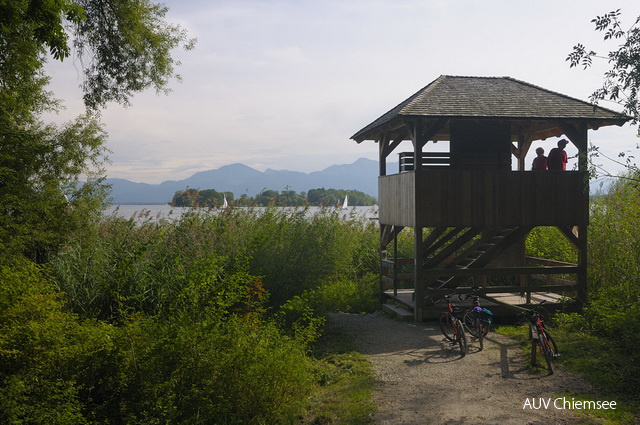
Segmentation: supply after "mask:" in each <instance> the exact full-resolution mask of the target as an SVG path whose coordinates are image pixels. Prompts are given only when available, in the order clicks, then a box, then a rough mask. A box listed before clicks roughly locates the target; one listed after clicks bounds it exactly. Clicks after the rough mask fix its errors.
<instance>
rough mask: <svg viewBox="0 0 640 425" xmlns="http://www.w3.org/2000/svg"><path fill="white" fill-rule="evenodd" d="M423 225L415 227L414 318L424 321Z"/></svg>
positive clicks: (417, 320)
mask: <svg viewBox="0 0 640 425" xmlns="http://www.w3.org/2000/svg"><path fill="white" fill-rule="evenodd" d="M423 246H424V245H423V241H422V227H420V226H418V227H414V256H413V258H414V260H413V261H414V264H413V270H414V272H413V273H414V277H413V291H414V297H415V308H414V318H415V321H416V322H422V318H423V310H424V296H425V292H424V291H425V287H424V268H423V267H422V255H423V252H422V249H423V248H422V247H423Z"/></svg>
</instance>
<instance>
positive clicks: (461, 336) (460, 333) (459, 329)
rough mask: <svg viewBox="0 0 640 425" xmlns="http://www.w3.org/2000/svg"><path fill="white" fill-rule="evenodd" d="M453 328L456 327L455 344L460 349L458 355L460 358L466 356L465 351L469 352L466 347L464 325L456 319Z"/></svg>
mask: <svg viewBox="0 0 640 425" xmlns="http://www.w3.org/2000/svg"><path fill="white" fill-rule="evenodd" d="M454 323H455V325H454V326H455V327H456V342H457V343H458V346H459V347H460V355H461V356H462V357H464V356H466V355H467V351H469V347H468V346H467V335H466V334H465V332H464V325H463V324H462V322H461V321H460V320H458V319H456V321H455V322H454Z"/></svg>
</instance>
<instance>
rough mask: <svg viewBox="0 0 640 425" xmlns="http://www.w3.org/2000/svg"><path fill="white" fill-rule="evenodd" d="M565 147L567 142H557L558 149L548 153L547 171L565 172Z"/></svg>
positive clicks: (562, 140) (564, 140)
mask: <svg viewBox="0 0 640 425" xmlns="http://www.w3.org/2000/svg"><path fill="white" fill-rule="evenodd" d="M565 146H567V140H566V139H561V140H558V147H557V148H553V149H551V151H549V156H548V157H547V166H548V167H549V170H566V169H567V160H568V158H567V153H566V152H565V150H564V148H565Z"/></svg>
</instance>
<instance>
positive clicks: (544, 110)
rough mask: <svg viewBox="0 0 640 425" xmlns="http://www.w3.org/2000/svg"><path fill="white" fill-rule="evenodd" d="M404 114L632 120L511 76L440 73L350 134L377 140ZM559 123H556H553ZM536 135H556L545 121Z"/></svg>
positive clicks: (598, 123) (594, 122)
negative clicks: (418, 89)
mask: <svg viewBox="0 0 640 425" xmlns="http://www.w3.org/2000/svg"><path fill="white" fill-rule="evenodd" d="M406 118H421V119H429V118H433V119H441V118H457V119H502V120H510V121H523V120H524V121H531V122H533V121H539V122H550V120H553V121H554V122H557V121H576V120H579V121H586V122H587V123H588V125H589V128H596V129H597V128H598V127H602V126H605V125H622V124H624V123H625V122H626V121H628V120H630V119H631V117H628V116H626V115H624V114H621V113H619V112H616V111H613V110H609V109H606V108H602V107H599V106H594V105H593V104H591V103H588V102H585V101H582V100H579V99H575V98H572V97H569V96H566V95H563V94H560V93H556V92H553V91H551V90H547V89H544V88H542V87H538V86H535V85H533V84H529V83H526V82H524V81H519V80H516V79H514V78H511V77H461V76H450V75H442V76H440V77H439V78H438V79H436V80H435V81H433V82H432V83H430V84H429V85H427V86H426V87H424V88H423V89H421V90H420V91H418V92H417V93H415V94H414V95H412V96H411V97H409V98H408V99H407V100H405V101H404V102H402V103H400V104H399V105H398V106H396V107H395V108H393V109H391V110H390V111H389V112H387V113H386V114H384V115H382V116H381V117H380V118H378V119H377V120H375V121H373V122H372V123H371V124H369V125H368V126H366V127H364V128H363V129H362V130H360V131H358V132H357V133H356V134H354V135H353V136H352V137H351V138H352V139H354V140H355V141H357V142H358V143H360V142H362V141H363V140H375V139H377V138H378V137H379V135H380V134H381V133H382V132H383V131H388V130H389V129H397V128H400V127H402V126H403V122H404V121H405V120H406ZM554 125H555V124H554ZM543 127H544V129H545V131H544V132H542V130H541V129H542V127H540V129H538V130H536V131H541V132H540V134H536V137H538V138H545V137H550V136H552V135H557V133H558V132H559V130H557V129H556V130H554V131H550V129H549V126H548V125H547V126H543Z"/></svg>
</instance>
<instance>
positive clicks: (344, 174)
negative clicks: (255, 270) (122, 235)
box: [105, 158, 613, 205]
mask: <svg viewBox="0 0 640 425" xmlns="http://www.w3.org/2000/svg"><path fill="white" fill-rule="evenodd" d="M397 169H398V164H397V163H388V164H387V170H389V171H390V172H394V171H395V170H397ZM378 172H379V169H378V161H373V160H370V159H365V158H360V159H358V160H357V161H355V162H353V163H352V164H341V165H332V166H330V167H328V168H325V169H324V170H322V171H314V172H312V173H303V172H300V171H288V170H272V169H267V170H265V171H258V170H256V169H254V168H251V167H248V166H246V165H244V164H231V165H225V166H223V167H220V168H218V169H215V170H209V171H201V172H198V173H195V174H194V175H192V176H191V177H189V178H186V179H184V180H167V181H164V182H162V183H159V184H150V183H134V182H132V181H129V180H125V179H106V180H105V183H106V184H109V185H111V198H112V202H113V204H116V205H118V204H136V205H144V204H166V203H168V202H170V201H171V199H172V198H173V195H174V194H175V192H176V191H178V190H185V189H187V188H192V189H215V190H216V191H218V192H233V194H234V195H235V196H236V198H237V197H239V196H240V195H242V194H243V193H246V194H247V195H248V196H255V195H257V194H259V193H260V192H261V191H262V190H264V189H271V190H277V191H282V190H285V189H289V190H293V191H295V192H297V193H298V192H308V191H309V189H319V188H325V189H344V190H358V191H360V192H364V193H366V194H367V195H371V196H374V197H376V198H377V197H378ZM612 181H613V179H610V178H601V179H597V180H593V181H591V183H590V192H591V193H592V194H593V193H595V192H596V191H598V189H600V190H601V191H604V192H606V190H607V189H608V187H609V185H610V184H611V182H612Z"/></svg>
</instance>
